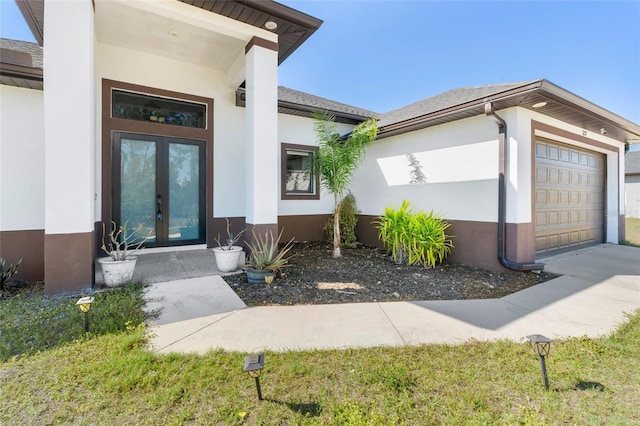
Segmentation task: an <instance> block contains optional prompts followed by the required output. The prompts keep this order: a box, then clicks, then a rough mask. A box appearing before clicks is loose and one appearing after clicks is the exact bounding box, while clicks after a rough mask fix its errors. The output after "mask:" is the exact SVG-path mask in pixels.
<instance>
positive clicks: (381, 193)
mask: <svg viewBox="0 0 640 426" xmlns="http://www.w3.org/2000/svg"><path fill="white" fill-rule="evenodd" d="M407 154H414V156H415V158H416V159H417V160H418V161H420V163H421V164H422V170H423V173H424V175H425V176H426V179H427V183H425V184H410V183H409V182H410V177H409V172H410V167H409V161H408V159H407V158H406V155H407ZM497 179H498V129H497V126H496V125H495V124H494V123H493V122H492V121H491V120H489V119H488V118H487V117H485V116H478V117H472V118H468V119H464V120H460V121H457V122H454V123H447V124H443V125H439V126H434V127H430V128H427V129H422V130H418V131H415V132H411V133H405V134H402V135H398V136H392V137H390V138H385V139H381V140H378V141H375V142H374V143H373V145H372V146H371V147H370V148H369V149H368V150H367V154H366V158H365V161H364V163H363V165H362V167H361V168H360V169H359V170H358V172H356V175H355V177H354V181H353V182H354V183H353V187H352V188H353V193H354V195H355V197H356V200H357V202H358V207H359V208H360V210H361V211H362V213H363V214H367V215H379V214H381V213H382V212H383V211H384V208H385V207H387V206H395V207H399V206H400V204H401V203H402V200H403V199H407V200H409V201H410V202H411V204H412V206H413V207H414V209H416V210H425V211H430V210H433V211H435V212H436V213H440V214H442V215H443V216H444V217H446V218H447V219H453V220H469V221H494V222H495V221H497V217H498V190H497V188H498V182H497Z"/></svg>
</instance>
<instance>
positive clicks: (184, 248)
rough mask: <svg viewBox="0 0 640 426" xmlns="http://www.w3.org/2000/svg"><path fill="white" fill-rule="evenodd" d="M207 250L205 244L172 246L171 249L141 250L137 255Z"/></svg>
mask: <svg viewBox="0 0 640 426" xmlns="http://www.w3.org/2000/svg"><path fill="white" fill-rule="evenodd" d="M206 248H207V245H206V244H193V245H189V246H172V247H151V248H143V249H142V250H140V251H139V252H138V253H137V254H139V255H145V254H154V253H171V252H174V251H190V250H204V249H206Z"/></svg>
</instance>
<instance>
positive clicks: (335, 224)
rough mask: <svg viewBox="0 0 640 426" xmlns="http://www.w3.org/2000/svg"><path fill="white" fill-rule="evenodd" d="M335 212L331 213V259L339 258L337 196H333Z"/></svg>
mask: <svg viewBox="0 0 640 426" xmlns="http://www.w3.org/2000/svg"><path fill="white" fill-rule="evenodd" d="M333 198H334V200H335V210H334V211H333V257H340V256H342V253H340V203H339V202H338V194H333Z"/></svg>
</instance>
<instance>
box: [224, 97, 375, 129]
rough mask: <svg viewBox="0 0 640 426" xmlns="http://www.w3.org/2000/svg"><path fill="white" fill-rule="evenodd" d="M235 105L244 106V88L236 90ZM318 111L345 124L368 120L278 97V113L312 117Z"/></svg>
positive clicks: (347, 113)
mask: <svg viewBox="0 0 640 426" xmlns="http://www.w3.org/2000/svg"><path fill="white" fill-rule="evenodd" d="M236 106H239V107H243V108H244V107H246V91H245V89H244V88H238V89H237V90H236ZM319 111H327V112H329V113H331V114H333V115H334V116H335V117H336V122H338V123H346V124H360V123H362V122H363V121H366V120H368V119H369V118H371V117H369V116H365V115H360V114H353V113H349V112H346V111H339V110H337V109H331V108H318V107H314V106H311V105H305V104H301V103H296V102H291V101H286V100H283V99H280V98H279V99H278V112H279V113H280V114H288V115H296V116H298V117H307V118H313V117H314V114H315V113H316V112H319Z"/></svg>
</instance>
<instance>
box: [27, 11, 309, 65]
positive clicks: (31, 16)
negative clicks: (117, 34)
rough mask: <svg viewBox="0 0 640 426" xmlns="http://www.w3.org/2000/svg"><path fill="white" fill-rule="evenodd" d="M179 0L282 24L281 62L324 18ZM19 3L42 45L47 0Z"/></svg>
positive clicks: (258, 24)
mask: <svg viewBox="0 0 640 426" xmlns="http://www.w3.org/2000/svg"><path fill="white" fill-rule="evenodd" d="M176 1H177V0H176ZM179 1H180V2H182V3H184V4H187V5H191V6H193V7H195V8H198V9H202V10H205V11H208V12H211V13H215V14H217V15H221V16H224V17H227V18H230V19H233V20H235V21H238V22H242V23H244V24H247V25H251V26H253V27H255V28H260V29H261V30H265V31H268V30H266V29H265V27H264V25H265V23H266V22H268V21H273V22H275V23H276V24H277V25H278V27H277V28H276V29H275V30H273V31H271V32H273V33H275V34H277V36H278V45H279V51H278V64H280V63H282V62H283V61H284V60H285V59H287V57H289V55H291V54H292V53H293V52H294V51H295V50H296V49H297V48H298V47H300V45H302V43H304V42H305V41H306V40H307V39H308V38H309V37H311V35H312V34H313V33H314V32H315V31H316V30H317V29H318V28H319V27H320V25H321V24H322V20H320V19H317V18H314V17H313V16H310V15H307V14H305V13H302V12H300V11H297V10H295V9H292V8H290V7H287V6H285V5H282V4H280V3H276V2H274V1H271V0H206V1H203V0H179ZM16 3H17V5H18V8H19V9H20V11H21V13H22V15H23V16H24V18H25V20H26V22H27V25H28V26H29V28H30V29H31V32H32V33H33V35H34V37H35V38H36V40H37V42H38V44H40V46H42V45H43V41H44V0H16ZM96 3H98V2H97V1H95V0H94V5H95V4H96ZM133 3H136V2H135V1H134V2H131V4H132V5H133ZM165 3H167V2H165ZM168 3H171V2H168ZM157 4H159V2H157Z"/></svg>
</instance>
